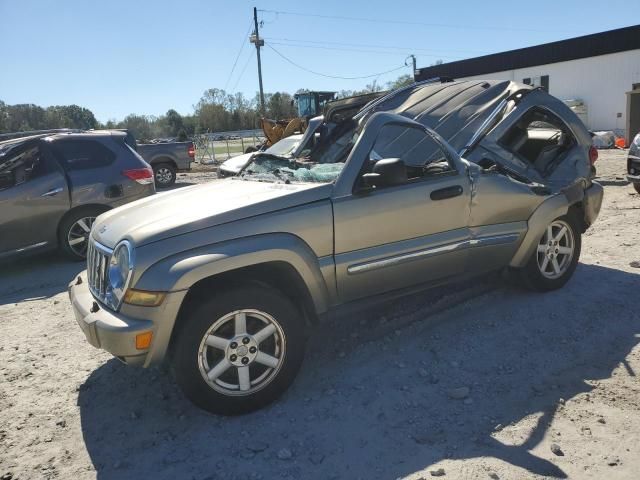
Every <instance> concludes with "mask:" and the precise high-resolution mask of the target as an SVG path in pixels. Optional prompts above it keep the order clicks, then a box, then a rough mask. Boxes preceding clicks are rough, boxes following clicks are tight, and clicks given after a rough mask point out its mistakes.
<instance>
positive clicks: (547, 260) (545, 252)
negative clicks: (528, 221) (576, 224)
mask: <svg viewBox="0 0 640 480" xmlns="http://www.w3.org/2000/svg"><path fill="white" fill-rule="evenodd" d="M574 248H575V241H574V238H573V230H572V229H571V226H570V225H569V224H568V223H567V222H565V221H563V220H555V221H554V222H553V223H551V224H550V225H549V226H548V227H547V230H546V231H545V233H544V235H543V236H542V238H541V239H540V242H539V243H538V252H537V257H538V269H539V270H540V273H542V275H544V276H545V277H546V278H549V279H551V280H554V279H557V278H560V277H561V276H562V275H564V273H565V272H566V271H567V270H568V268H569V266H570V265H571V259H572V258H573V252H574Z"/></svg>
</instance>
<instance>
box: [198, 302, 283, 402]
mask: <svg viewBox="0 0 640 480" xmlns="http://www.w3.org/2000/svg"><path fill="white" fill-rule="evenodd" d="M229 334H231V335H229ZM284 354H285V338H284V332H283V330H282V328H281V327H280V325H279V324H278V322H277V321H276V320H275V319H274V318H273V317H272V316H271V315H269V314H267V313H265V312H261V311H258V310H250V309H246V310H238V311H235V312H231V313H229V314H227V315H224V316H223V317H221V318H220V319H218V320H216V321H215V322H214V323H213V325H212V326H211V328H210V329H209V330H208V331H207V333H206V334H205V336H204V338H203V339H202V341H201V343H200V348H199V350H198V367H199V370H200V374H201V375H202V377H203V378H204V380H205V381H206V382H207V384H208V385H209V386H210V387H211V388H213V389H214V390H216V391H218V392H221V393H224V394H225V395H249V394H251V393H253V392H255V391H257V390H259V389H261V388H263V387H264V386H266V385H267V384H268V383H269V382H271V381H272V380H273V378H275V376H276V374H277V373H278V372H279V370H280V368H281V366H282V363H283V361H284Z"/></svg>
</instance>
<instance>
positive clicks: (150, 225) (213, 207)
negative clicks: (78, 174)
mask: <svg viewBox="0 0 640 480" xmlns="http://www.w3.org/2000/svg"><path fill="white" fill-rule="evenodd" d="M332 188H333V185H332V184H317V183H316V184H311V183H308V184H282V183H268V182H257V181H246V180H241V179H239V178H230V179H227V180H220V181H216V182H211V183H206V184H202V185H194V186H192V187H186V188H181V189H178V190H173V191H171V192H166V193H160V194H156V195H152V196H150V197H147V198H144V199H142V200H138V201H135V202H132V203H129V204H127V205H124V206H122V207H119V208H116V209H114V210H110V211H109V212H107V213H104V214H102V215H100V217H98V219H97V220H96V222H95V223H94V225H93V228H92V230H91V234H92V236H93V238H94V239H95V240H96V241H98V242H99V243H101V244H102V245H104V246H106V247H109V248H113V247H114V246H115V245H116V244H117V243H118V242H119V241H120V240H122V239H128V240H130V241H132V242H133V243H134V245H136V246H141V245H146V244H148V243H151V242H157V241H159V240H163V239H166V238H169V237H174V236H176V235H181V234H184V233H188V232H192V231H195V230H201V229H205V228H209V227H213V226H216V225H221V224H223V223H229V222H233V221H235V220H241V219H244V218H248V217H252V216H256V215H261V214H264V213H269V212H273V211H276V210H282V209H284V208H290V207H295V206H297V205H302V204H305V203H310V202H315V201H318V200H323V199H325V198H329V196H330V194H331V190H332Z"/></svg>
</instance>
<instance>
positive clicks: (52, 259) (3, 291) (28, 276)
mask: <svg viewBox="0 0 640 480" xmlns="http://www.w3.org/2000/svg"><path fill="white" fill-rule="evenodd" d="M85 268H86V263H85V262H84V261H82V262H74V261H70V260H67V259H65V258H64V257H62V256H61V255H60V254H59V253H58V252H55V251H54V252H47V253H42V254H38V255H34V256H30V257H27V258H22V259H17V260H12V261H10V262H4V263H2V264H0V305H4V304H7V303H17V302H21V301H25V300H26V301H28V300H33V299H42V298H48V297H53V296H54V295H57V294H58V293H61V292H64V291H66V290H67V285H68V284H69V283H70V282H71V280H73V279H74V277H75V276H76V275H78V273H80V272H81V271H82V270H84V269H85Z"/></svg>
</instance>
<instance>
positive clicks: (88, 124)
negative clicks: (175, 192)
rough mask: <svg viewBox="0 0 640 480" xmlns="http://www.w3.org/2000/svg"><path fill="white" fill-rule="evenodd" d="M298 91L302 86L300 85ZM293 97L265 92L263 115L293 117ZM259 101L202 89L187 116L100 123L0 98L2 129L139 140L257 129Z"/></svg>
mask: <svg viewBox="0 0 640 480" xmlns="http://www.w3.org/2000/svg"><path fill="white" fill-rule="evenodd" d="M411 81H412V79H411V77H410V76H409V75H403V76H401V77H399V78H398V79H396V80H395V81H392V82H388V83H387V84H385V85H380V84H378V83H377V82H375V81H374V82H373V83H371V84H369V85H367V86H366V87H365V88H364V89H362V90H341V91H340V92H338V98H342V97H347V96H351V95H358V94H362V93H369V92H375V91H380V90H383V89H393V88H397V87H399V86H402V85H406V84H408V83H410V82H411ZM302 91H304V90H298V92H302ZM293 98H294V97H293V95H291V94H289V93H287V92H275V93H267V94H265V114H264V116H265V117H267V118H273V119H284V118H293V117H295V116H296V108H295V105H294V102H293ZM259 106H260V102H259V96H258V94H256V95H255V97H254V98H247V97H245V96H244V95H243V94H242V93H229V92H226V91H224V90H222V89H218V88H211V89H209V90H206V91H205V92H204V93H203V95H202V97H201V98H200V100H199V101H198V103H197V104H195V105H194V107H193V113H192V114H190V115H180V114H179V113H178V112H177V111H175V110H174V109H169V110H168V111H167V113H165V114H164V115H160V116H155V115H138V114H130V115H127V116H126V117H125V118H124V119H122V120H120V121H118V120H108V121H107V122H105V123H102V122H100V121H98V120H97V119H96V117H95V116H94V114H93V112H91V110H89V109H87V108H84V107H80V106H78V105H57V106H51V107H46V108H43V107H40V106H38V105H34V104H18V105H8V104H6V103H5V102H3V101H2V100H0V134H1V133H13V132H25V131H31V130H48V129H57V128H73V129H83V130H90V129H103V128H107V129H112V128H126V129H128V130H130V131H131V132H132V133H133V134H134V135H135V137H136V138H137V139H139V140H140V141H145V140H151V139H153V138H163V137H175V138H178V139H186V138H188V137H190V136H192V135H194V134H199V133H206V132H224V131H230V130H249V129H255V128H259V119H260V117H261V116H262V115H261V113H260V109H259Z"/></svg>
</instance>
